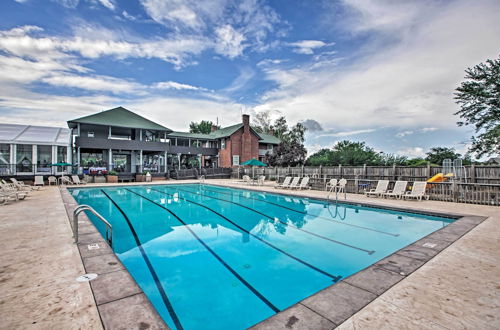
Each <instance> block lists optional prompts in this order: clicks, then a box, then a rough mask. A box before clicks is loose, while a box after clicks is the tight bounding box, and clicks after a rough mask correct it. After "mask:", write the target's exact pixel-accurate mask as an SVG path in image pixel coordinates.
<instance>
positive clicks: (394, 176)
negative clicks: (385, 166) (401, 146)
mask: <svg viewBox="0 0 500 330" xmlns="http://www.w3.org/2000/svg"><path fill="white" fill-rule="evenodd" d="M392 179H393V180H394V181H396V179H397V178H396V164H392Z"/></svg>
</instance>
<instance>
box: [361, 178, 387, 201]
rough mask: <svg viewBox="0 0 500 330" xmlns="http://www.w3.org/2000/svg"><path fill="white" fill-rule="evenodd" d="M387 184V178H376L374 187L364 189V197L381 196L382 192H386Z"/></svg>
mask: <svg viewBox="0 0 500 330" xmlns="http://www.w3.org/2000/svg"><path fill="white" fill-rule="evenodd" d="M388 186H389V180H378V183H377V187H376V188H375V189H370V190H369V191H365V196H366V197H370V196H375V197H379V196H382V194H384V193H386V192H387V187H388Z"/></svg>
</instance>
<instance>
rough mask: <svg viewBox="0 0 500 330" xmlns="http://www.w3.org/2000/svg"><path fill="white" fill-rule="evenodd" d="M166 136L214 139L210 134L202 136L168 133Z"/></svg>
mask: <svg viewBox="0 0 500 330" xmlns="http://www.w3.org/2000/svg"><path fill="white" fill-rule="evenodd" d="M168 135H169V136H172V137H182V138H190V139H200V140H213V139H215V138H214V137H213V136H212V135H211V134H203V133H189V132H172V133H169V134H168Z"/></svg>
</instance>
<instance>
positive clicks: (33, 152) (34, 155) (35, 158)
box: [31, 144, 38, 174]
mask: <svg viewBox="0 0 500 330" xmlns="http://www.w3.org/2000/svg"><path fill="white" fill-rule="evenodd" d="M37 162H38V146H37V145H36V144H34V145H33V147H32V150H31V169H32V170H33V174H36V170H37Z"/></svg>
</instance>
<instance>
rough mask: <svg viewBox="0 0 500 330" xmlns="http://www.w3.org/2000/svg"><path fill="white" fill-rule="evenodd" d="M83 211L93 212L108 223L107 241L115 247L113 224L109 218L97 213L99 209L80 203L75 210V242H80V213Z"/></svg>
mask: <svg viewBox="0 0 500 330" xmlns="http://www.w3.org/2000/svg"><path fill="white" fill-rule="evenodd" d="M83 211H90V212H92V213H93V214H94V215H95V216H96V217H97V218H98V219H99V220H101V221H102V222H103V223H104V224H105V225H106V241H107V242H108V243H109V246H111V247H113V226H111V224H110V223H109V222H108V220H106V219H104V217H103V216H102V215H100V214H99V213H97V211H96V210H94V209H93V208H92V207H90V206H89V205H79V206H78V207H77V208H76V209H75V210H74V211H73V237H74V238H75V243H78V215H80V213H82V212H83ZM108 233H109V235H108Z"/></svg>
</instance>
